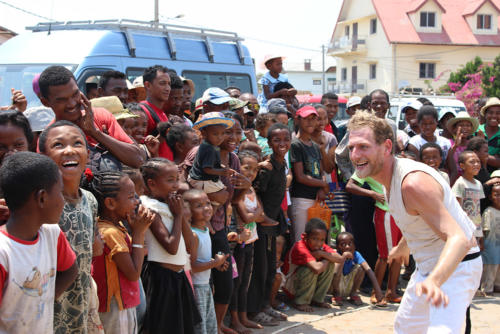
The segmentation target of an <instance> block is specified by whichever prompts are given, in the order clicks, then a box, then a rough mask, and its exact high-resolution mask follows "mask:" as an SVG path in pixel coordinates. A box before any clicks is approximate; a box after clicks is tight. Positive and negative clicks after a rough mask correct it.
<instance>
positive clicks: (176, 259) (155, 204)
mask: <svg viewBox="0 0 500 334" xmlns="http://www.w3.org/2000/svg"><path fill="white" fill-rule="evenodd" d="M141 203H142V205H144V206H145V207H146V208H148V209H150V210H152V211H154V212H156V213H157V214H159V215H160V217H161V222H162V223H163V225H164V226H165V228H166V229H167V230H168V233H172V229H173V227H174V215H173V214H172V212H171V211H170V208H169V207H168V205H167V204H166V203H162V202H160V201H158V200H156V199H154V198H150V197H148V196H141ZM144 239H145V243H146V246H147V248H148V260H149V261H154V262H159V263H170V264H175V265H180V266H184V265H186V264H187V263H188V259H189V257H188V253H187V250H186V244H185V242H184V237H183V236H182V233H181V236H180V240H179V246H178V249H177V254H175V255H172V254H170V253H169V252H167V251H166V249H165V248H163V246H162V245H161V244H160V243H159V242H158V240H156V238H155V236H154V235H153V232H151V229H149V228H148V229H147V230H146V235H145V236H144Z"/></svg>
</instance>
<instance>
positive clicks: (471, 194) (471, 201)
mask: <svg viewBox="0 0 500 334" xmlns="http://www.w3.org/2000/svg"><path fill="white" fill-rule="evenodd" d="M481 193H482V192H481V191H479V190H477V189H472V188H465V189H464V197H463V209H464V211H465V213H467V216H469V218H470V219H471V220H472V222H473V223H474V224H475V225H476V226H481V211H480V205H479V204H480V199H481V198H482V196H481Z"/></svg>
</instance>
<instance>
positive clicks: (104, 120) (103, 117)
mask: <svg viewBox="0 0 500 334" xmlns="http://www.w3.org/2000/svg"><path fill="white" fill-rule="evenodd" d="M92 111H93V112H94V125H95V127H96V128H97V129H99V130H101V131H102V132H104V133H106V134H108V135H109V136H111V137H113V138H115V139H116V140H119V141H121V142H124V143H127V144H133V143H134V141H133V140H132V139H131V138H130V137H129V136H128V135H127V134H126V133H125V131H123V129H122V127H121V126H120V124H119V123H118V121H117V120H116V118H115V116H113V114H112V113H110V112H109V111H107V110H106V109H104V108H92ZM55 121H56V120H55V119H53V120H52V122H50V124H52V123H55ZM50 124H49V125H50ZM86 137H87V142H88V143H89V145H91V146H96V145H97V144H98V143H97V141H96V140H95V139H94V138H92V137H91V136H86ZM37 152H39V151H38V150H37Z"/></svg>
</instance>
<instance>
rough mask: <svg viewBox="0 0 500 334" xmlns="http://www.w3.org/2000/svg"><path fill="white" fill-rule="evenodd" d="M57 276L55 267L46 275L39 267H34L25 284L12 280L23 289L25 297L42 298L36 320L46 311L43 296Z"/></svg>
mask: <svg viewBox="0 0 500 334" xmlns="http://www.w3.org/2000/svg"><path fill="white" fill-rule="evenodd" d="M55 276H56V269H55V268H53V267H52V268H50V270H49V271H48V272H46V273H41V272H40V270H38V268H37V267H33V268H32V269H31V272H30V273H29V274H28V276H27V277H26V279H25V280H24V282H16V280H15V279H12V282H13V283H14V284H15V285H17V286H18V287H19V288H20V289H21V291H22V292H23V294H24V295H25V296H29V297H40V303H39V305H38V312H37V314H36V319H40V318H41V317H42V315H43V312H44V309H45V300H44V298H43V295H44V294H47V291H48V289H49V287H50V286H51V284H50V283H51V280H55ZM52 286H53V285H52Z"/></svg>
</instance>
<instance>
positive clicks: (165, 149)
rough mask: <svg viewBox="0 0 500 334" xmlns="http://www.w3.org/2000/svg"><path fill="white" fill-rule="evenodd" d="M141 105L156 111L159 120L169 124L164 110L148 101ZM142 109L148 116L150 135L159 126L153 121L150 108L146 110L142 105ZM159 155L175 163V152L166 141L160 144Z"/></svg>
mask: <svg viewBox="0 0 500 334" xmlns="http://www.w3.org/2000/svg"><path fill="white" fill-rule="evenodd" d="M141 103H145V104H147V105H148V106H149V107H150V108H151V109H153V110H154V111H156V114H157V115H158V118H159V119H160V121H161V122H168V117H167V115H166V114H165V112H164V111H163V110H161V109H160V108H158V107H157V106H155V105H154V104H152V103H149V102H148V101H142V102H141ZM141 107H142V109H143V110H144V112H145V113H146V116H147V117H148V127H147V134H148V135H150V134H151V133H152V132H153V131H154V129H156V126H157V125H158V124H156V122H155V120H154V119H153V117H152V116H151V114H150V112H149V110H148V108H146V107H145V106H142V105H141ZM158 155H159V156H160V157H162V158H165V159H168V160H170V161H174V152H172V150H171V149H170V147H169V146H168V145H167V143H166V142H165V141H163V142H161V143H160V148H159V149H158Z"/></svg>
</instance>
